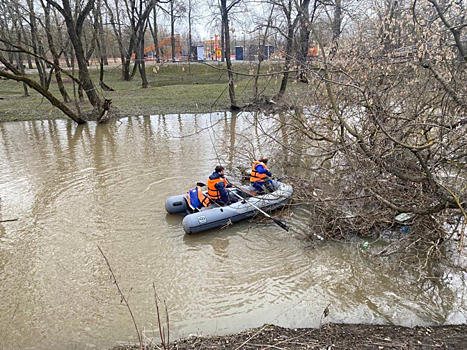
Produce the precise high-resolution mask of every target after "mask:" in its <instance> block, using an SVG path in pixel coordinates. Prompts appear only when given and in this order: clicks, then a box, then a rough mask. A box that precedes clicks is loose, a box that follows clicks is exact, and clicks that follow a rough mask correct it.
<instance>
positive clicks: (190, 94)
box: [0, 62, 281, 122]
mask: <svg viewBox="0 0 467 350" xmlns="http://www.w3.org/2000/svg"><path fill="white" fill-rule="evenodd" d="M208 63H209V62H208ZM209 64H211V65H213V66H214V67H215V68H213V67H210V66H208V65H205V64H198V63H196V64H193V63H192V64H190V65H188V64H187V63H181V64H164V65H159V66H158V69H157V68H156V67H155V66H154V65H153V64H152V63H149V64H147V66H146V69H147V78H148V82H149V87H148V88H146V89H143V88H141V79H140V77H139V74H138V73H137V74H136V75H135V76H134V78H133V79H132V80H131V81H123V80H122V79H121V69H120V67H119V66H108V67H105V77H104V82H105V83H106V84H107V85H108V86H110V87H112V88H113V89H114V90H115V91H103V90H101V89H100V88H99V90H98V91H99V95H100V96H101V97H102V98H104V97H105V98H110V99H112V102H113V106H114V107H117V108H118V109H119V110H120V115H121V116H134V115H148V114H165V113H196V112H198V113H204V112H210V111H222V110H228V109H229V107H230V100H229V93H228V90H227V84H228V77H227V72H226V71H224V70H220V69H221V68H225V65H220V64H218V63H216V62H213V63H209ZM216 68H217V69H216ZM234 69H235V71H236V72H241V73H248V72H252V71H253V70H254V71H256V65H255V64H254V63H241V64H235V65H234ZM280 69H281V66H280V65H279V64H277V63H270V64H268V63H265V64H263V65H262V70H261V71H262V72H263V73H264V72H267V71H270V72H271V71H278V70H280ZM90 70H91V74H92V79H93V81H94V84H97V82H98V71H97V69H95V68H91V69H90ZM29 75H30V77H32V78H34V79H36V81H37V74H34V73H32V74H29ZM64 80H65V86H66V90H67V92H68V94H69V95H70V96H73V85H72V84H71V81H70V79H69V78H64ZM259 86H260V91H262V90H263V89H265V90H264V94H265V95H267V96H273V95H274V94H275V93H276V92H277V91H278V89H279V86H280V78H275V77H273V78H269V79H268V78H265V77H262V78H260V80H259ZM50 91H51V92H52V93H53V94H54V95H55V96H57V98H59V99H61V96H60V94H59V92H58V89H57V85H56V82H55V79H53V80H52V83H51V87H50ZM29 92H30V94H31V96H29V97H24V96H23V87H22V83H18V82H15V81H11V80H0V98H1V100H0V122H1V121H14V120H35V119H55V118H65V116H64V115H63V114H62V113H61V112H60V111H59V110H58V109H56V108H54V107H53V106H52V105H51V104H50V103H49V102H48V101H47V100H45V99H44V98H43V97H42V96H41V95H39V94H38V93H37V92H35V91H34V90H31V89H29ZM236 93H237V98H238V103H239V104H240V105H244V104H246V103H248V102H250V101H251V99H252V96H253V80H252V77H251V76H244V75H240V74H238V75H237V76H236ZM68 106H69V107H70V108H72V109H73V110H75V104H74V102H72V103H69V104H68ZM81 108H82V110H84V111H86V110H91V109H92V108H91V105H90V104H89V103H88V102H86V103H83V104H82V105H81Z"/></svg>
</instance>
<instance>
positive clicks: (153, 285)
mask: <svg viewBox="0 0 467 350" xmlns="http://www.w3.org/2000/svg"><path fill="white" fill-rule="evenodd" d="M152 288H153V289H154V300H155V302H156V313H157V324H158V326H159V336H160V338H161V345H162V347H163V348H164V350H168V349H169V347H170V345H169V315H168V313H167V305H165V313H166V315H167V343H165V336H164V332H163V330H162V326H161V314H160V311H159V302H158V301H157V292H156V285H155V284H154V283H153V284H152ZM164 304H165V301H164Z"/></svg>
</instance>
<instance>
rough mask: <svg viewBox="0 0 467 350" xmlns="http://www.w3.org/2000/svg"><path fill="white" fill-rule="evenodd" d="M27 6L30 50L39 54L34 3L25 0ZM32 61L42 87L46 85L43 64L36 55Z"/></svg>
mask: <svg viewBox="0 0 467 350" xmlns="http://www.w3.org/2000/svg"><path fill="white" fill-rule="evenodd" d="M27 4H28V8H29V26H30V28H31V46H32V51H33V52H34V53H35V54H36V55H41V52H40V51H41V50H40V48H39V45H40V44H39V42H38V40H37V26H36V14H35V10H34V3H33V1H32V0H27ZM34 61H35V63H36V69H37V73H38V74H39V79H40V82H41V85H42V86H43V87H46V85H47V84H46V75H47V73H46V72H45V68H44V64H43V63H42V61H40V60H39V59H38V58H37V56H36V57H34Z"/></svg>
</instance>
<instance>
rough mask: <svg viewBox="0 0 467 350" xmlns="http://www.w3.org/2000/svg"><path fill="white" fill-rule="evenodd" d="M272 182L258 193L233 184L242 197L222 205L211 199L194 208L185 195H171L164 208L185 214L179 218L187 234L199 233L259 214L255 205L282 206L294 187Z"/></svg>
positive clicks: (271, 207)
mask: <svg viewBox="0 0 467 350" xmlns="http://www.w3.org/2000/svg"><path fill="white" fill-rule="evenodd" d="M273 185H274V189H275V190H274V192H271V193H267V194H263V195H258V196H252V195H251V194H250V191H249V189H248V188H233V189H232V191H235V193H236V194H237V195H238V196H240V197H242V200H239V201H238V202H236V203H232V204H230V205H225V206H220V205H219V204H217V203H212V204H211V205H209V206H208V207H206V208H202V209H200V210H199V211H195V212H193V210H192V209H191V208H190V207H189V205H188V203H187V199H186V195H178V196H172V197H169V198H167V200H166V201H165V210H166V211H167V212H168V213H169V214H175V213H179V214H187V215H186V216H185V217H184V218H183V221H182V226H183V230H184V231H185V232H186V233H187V234H192V233H198V232H202V231H206V230H210V229H213V228H216V227H222V226H225V225H227V224H233V223H235V222H238V221H242V220H245V219H249V218H251V217H253V216H254V215H257V214H258V210H257V209H256V208H255V207H257V208H259V209H261V210H263V211H266V212H267V211H271V210H274V209H277V208H280V207H282V206H283V205H284V204H285V203H286V202H287V200H288V199H289V198H290V196H291V195H292V193H293V188H292V186H290V185H288V184H286V183H283V182H279V181H274V182H273Z"/></svg>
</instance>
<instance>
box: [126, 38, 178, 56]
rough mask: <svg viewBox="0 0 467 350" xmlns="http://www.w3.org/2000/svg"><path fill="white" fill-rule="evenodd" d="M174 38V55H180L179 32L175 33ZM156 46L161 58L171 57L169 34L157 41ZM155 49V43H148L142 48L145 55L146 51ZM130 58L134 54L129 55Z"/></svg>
mask: <svg viewBox="0 0 467 350" xmlns="http://www.w3.org/2000/svg"><path fill="white" fill-rule="evenodd" d="M174 40H175V57H177V56H178V57H180V56H181V55H182V40H181V38H180V34H175V36H174ZM157 46H158V47H159V50H160V51H159V52H160V54H161V59H162V60H165V61H168V60H171V59H172V37H170V36H169V37H167V38H165V39H163V40H161V41H159V43H158V44H157ZM155 51H156V47H155V45H154V44H152V45H149V46H147V47H145V48H144V55H145V56H146V54H147V53H148V52H153V53H154V52H155ZM154 57H155V54H154ZM131 58H133V59H134V58H135V54H133V55H131Z"/></svg>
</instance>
